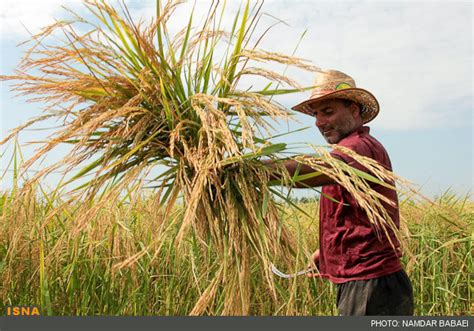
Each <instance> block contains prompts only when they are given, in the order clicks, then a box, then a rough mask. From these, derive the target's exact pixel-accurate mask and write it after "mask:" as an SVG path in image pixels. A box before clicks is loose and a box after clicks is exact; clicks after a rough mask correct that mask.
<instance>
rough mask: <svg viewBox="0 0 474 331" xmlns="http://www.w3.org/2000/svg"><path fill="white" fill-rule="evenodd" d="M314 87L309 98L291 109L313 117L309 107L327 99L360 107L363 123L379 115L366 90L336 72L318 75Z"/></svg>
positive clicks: (374, 102) (375, 100)
mask: <svg viewBox="0 0 474 331" xmlns="http://www.w3.org/2000/svg"><path fill="white" fill-rule="evenodd" d="M314 85H315V86H316V87H315V88H314V89H313V91H312V92H311V97H310V98H309V99H308V100H306V101H303V102H301V103H299V104H297V105H296V106H294V107H293V108H292V109H293V110H296V111H299V112H302V113H304V114H307V115H313V113H312V111H311V106H314V104H315V103H318V102H320V101H323V100H327V99H335V98H338V99H347V100H352V101H355V102H357V103H359V104H361V105H362V110H361V117H362V120H363V122H364V123H367V122H370V121H371V120H373V119H374V118H375V116H377V114H378V113H379V110H380V107H379V103H378V101H377V99H376V98H375V97H374V95H373V94H372V93H370V92H369V91H367V90H364V89H361V88H358V87H356V84H355V81H354V79H352V77H350V76H348V75H346V74H345V73H343V72H340V71H337V70H327V71H324V72H321V73H319V74H318V75H317V76H316V79H315V81H314Z"/></svg>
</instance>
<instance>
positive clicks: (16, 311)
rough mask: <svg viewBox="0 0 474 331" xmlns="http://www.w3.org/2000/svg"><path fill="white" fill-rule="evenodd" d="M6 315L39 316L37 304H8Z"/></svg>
mask: <svg viewBox="0 0 474 331" xmlns="http://www.w3.org/2000/svg"><path fill="white" fill-rule="evenodd" d="M7 316H41V310H40V309H39V307H38V306H8V307H7Z"/></svg>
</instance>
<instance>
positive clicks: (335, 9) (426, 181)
mask: <svg viewBox="0 0 474 331" xmlns="http://www.w3.org/2000/svg"><path fill="white" fill-rule="evenodd" d="M127 3H128V4H129V6H130V8H131V9H132V11H133V14H134V16H136V17H140V16H142V17H146V18H150V17H151V15H153V12H154V6H155V1H127ZM228 3H229V5H228V7H229V11H230V13H229V14H230V15H232V14H231V13H232V11H234V10H236V9H237V8H238V6H239V4H240V2H237V1H232V0H230V1H228ZM197 4H198V6H197V8H198V12H202V13H204V12H205V11H206V8H207V4H208V2H204V1H198V2H197ZM61 5H66V6H68V7H71V8H74V9H75V10H76V11H77V12H78V13H85V11H84V9H82V6H81V5H80V3H79V1H64V0H48V1H46V0H42V1H25V0H3V1H2V2H1V3H0V7H1V13H2V14H1V16H0V19H1V21H0V28H1V30H0V41H1V47H2V51H1V70H0V72H1V74H10V73H12V70H13V69H14V67H15V66H16V64H17V63H18V61H19V60H20V58H21V56H22V52H23V51H24V49H25V48H24V47H23V48H22V47H16V45H17V44H18V43H19V42H21V41H23V40H25V39H26V38H27V37H28V34H27V32H26V30H25V28H24V27H23V25H24V26H26V27H28V29H29V30H30V31H32V32H35V31H38V28H39V27H41V26H44V25H47V24H49V23H52V22H53V19H54V17H56V18H61V17H64V13H65V12H64V11H63V10H62V9H61ZM187 8H189V6H183V7H182V9H179V10H178V12H177V13H178V15H184V13H185V11H186V10H187ZM263 8H264V10H263V11H264V12H265V13H268V14H269V15H272V16H275V17H278V18H279V19H282V20H284V21H285V22H286V25H285V24H279V25H277V26H276V27H275V28H274V29H273V31H271V33H270V34H269V35H268V37H267V39H266V40H265V41H264V43H263V48H265V49H267V50H271V51H276V52H283V53H287V54H288V53H291V52H292V51H293V50H294V48H295V46H296V44H297V41H298V39H299V37H300V35H301V34H302V33H303V31H305V30H307V32H306V35H305V37H304V39H303V41H302V42H301V44H300V45H299V47H298V49H297V51H296V54H295V55H296V56H298V57H302V58H305V59H308V60H311V61H312V62H313V64H314V65H316V66H318V67H322V68H326V69H337V70H340V71H343V72H346V73H347V74H349V75H351V76H352V77H353V78H354V79H355V81H356V83H357V85H358V86H359V87H362V88H366V89H368V90H369V91H371V92H373V93H374V94H375V96H376V97H377V99H378V100H379V103H380V105H381V112H380V114H379V116H378V117H377V118H376V119H375V120H374V121H373V122H371V123H370V127H371V130H372V131H371V132H372V133H373V135H374V136H375V137H376V138H377V139H378V140H380V141H381V142H382V143H383V144H384V145H385V146H386V148H387V150H388V151H389V154H390V156H391V159H392V163H393V166H394V170H395V172H396V173H398V174H399V175H401V176H402V177H404V178H406V179H408V180H410V181H412V182H415V183H417V184H418V185H421V186H422V187H423V192H424V193H425V194H427V195H429V196H434V195H437V194H440V193H442V192H443V191H445V190H447V189H449V188H451V189H452V190H453V191H454V192H456V193H467V192H469V191H471V190H472V187H473V145H472V138H473V136H472V127H473V120H472V109H473V82H472V80H473V66H472V58H473V36H472V28H473V4H472V3H471V1H423V2H418V1H377V2H375V1H368V2H363V1H331V2H329V1H283V0H273V1H266V2H265V4H264V7H263ZM272 22H274V19H273V18H271V16H266V17H265V18H264V19H263V20H262V25H263V26H265V24H267V23H268V24H270V23H272ZM180 23H181V24H182V22H179V20H177V21H176V22H175V24H177V25H179V24H180ZM287 73H288V74H289V75H290V76H291V77H292V78H294V79H296V80H297V81H298V82H299V83H300V84H301V85H311V83H312V80H313V77H312V76H311V75H310V74H308V73H303V72H299V71H293V70H290V71H288V72H287ZM0 93H1V111H0V121H1V135H0V137H1V138H3V137H4V136H5V135H6V134H7V132H8V131H9V130H11V129H12V128H14V127H15V126H17V125H19V124H21V123H23V122H25V121H26V120H27V119H28V118H30V117H32V116H36V115H39V113H40V105H37V104H27V103H26V102H25V99H24V98H14V94H13V93H12V92H10V91H9V86H8V83H5V82H2V85H1V89H0ZM307 96H308V93H301V94H295V95H291V96H287V97H284V98H282V99H280V100H279V101H280V102H282V103H283V104H284V105H285V106H287V107H291V106H292V105H294V104H296V103H298V102H299V101H301V100H303V99H305V98H306V97H307ZM296 119H297V120H299V121H300V123H299V124H298V123H290V125H289V126H290V128H296V127H300V126H303V125H304V126H313V125H314V123H313V119H312V118H310V117H308V116H305V115H297V116H296ZM286 128H287V125H286V124H283V125H282V126H281V130H282V131H283V130H286ZM41 137H44V135H43V133H42V132H41V131H29V132H26V133H25V134H24V135H23V136H22V141H31V140H39V139H40V138H41ZM289 142H311V143H314V144H324V140H323V139H322V137H321V136H320V135H319V132H317V130H316V129H310V130H307V131H305V132H303V133H299V134H296V135H293V136H292V137H291V138H290V139H289ZM2 150H5V148H2ZM30 150H31V148H30V149H29V148H26V147H25V149H24V153H25V156H28V155H31V154H30V153H31V151H30ZM64 151H65V150H62V151H61V150H58V151H56V152H55V153H56V154H53V158H54V155H56V156H57V157H59V156H60V155H61V153H64ZM6 161H7V160H6V159H5V157H3V158H2V160H1V162H2V163H1V165H0V168H1V169H5V167H6ZM3 186H8V183H2V187H3Z"/></svg>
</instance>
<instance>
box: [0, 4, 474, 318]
mask: <svg viewBox="0 0 474 331" xmlns="http://www.w3.org/2000/svg"><path fill="white" fill-rule="evenodd" d="M83 3H84V6H85V8H86V9H87V12H88V14H87V17H82V16H81V15H78V14H76V13H73V12H71V14H72V18H71V20H63V21H57V22H56V23H54V24H53V25H51V26H49V27H46V28H44V29H43V30H42V31H41V32H40V33H39V34H37V35H34V36H32V37H31V39H30V40H28V41H27V42H26V44H27V45H29V47H30V48H29V49H28V50H27V51H26V54H25V56H24V58H23V59H22V60H21V61H20V63H19V64H18V68H17V70H16V71H15V72H14V74H13V75H1V76H0V79H1V80H5V81H11V82H14V84H12V90H13V91H14V92H17V93H18V94H19V95H23V96H27V97H29V99H28V100H29V101H34V102H40V104H41V107H42V110H41V115H39V116H36V117H33V118H31V119H30V120H29V121H27V122H26V123H24V124H23V125H21V126H20V127H18V128H16V129H14V130H12V131H11V132H10V133H9V134H8V135H7V136H6V137H5V138H3V137H2V140H0V146H4V145H5V146H6V145H7V144H8V143H15V139H16V138H17V136H18V135H19V134H21V133H22V132H23V130H24V129H26V128H29V127H32V128H36V126H41V125H46V124H45V123H51V121H55V123H56V124H58V123H59V125H56V126H53V127H52V128H51V127H50V129H52V130H53V132H52V133H51V134H50V135H49V136H47V137H44V140H42V141H40V146H39V148H37V149H36V150H35V154H33V155H32V156H30V157H29V158H28V159H26V160H24V161H23V160H21V158H20V157H18V156H17V154H19V152H18V150H17V147H14V153H13V154H14V155H13V158H12V159H11V162H10V163H9V165H8V167H10V168H13V186H12V189H11V190H8V191H3V192H1V193H0V194H1V196H0V217H1V218H0V228H1V230H0V282H1V288H0V291H1V292H0V296H1V300H0V308H2V309H4V307H5V306H7V305H39V306H40V307H41V309H42V310H43V314H48V315H80V316H86V315H87V316H89V315H334V314H336V313H337V312H336V309H335V306H334V302H335V288H334V287H333V286H332V285H331V284H329V283H328V282H325V281H321V280H319V279H309V278H306V277H299V278H295V279H291V280H287V279H280V278H277V277H276V276H275V275H273V274H272V272H271V271H270V265H271V263H274V264H276V265H277V266H278V267H279V268H280V269H282V270H284V271H286V272H291V271H296V270H301V269H303V268H305V267H306V265H307V262H308V258H309V256H310V255H311V253H312V252H313V251H314V249H315V248H316V247H317V233H318V229H317V222H316V220H317V218H318V215H317V202H316V201H314V202H311V203H300V204H294V203H293V202H292V201H291V199H289V198H288V197H287V196H285V195H284V194H282V193H280V191H279V189H276V188H275V186H287V187H289V186H292V185H294V184H295V183H296V182H301V181H303V180H304V179H308V178H310V177H311V176H318V175H320V174H325V175H327V176H328V177H330V178H331V179H333V180H334V181H336V182H338V183H339V184H341V185H343V186H344V187H345V188H346V189H347V190H348V191H349V192H350V193H351V194H352V195H353V196H354V198H355V199H356V201H357V202H358V203H359V205H360V206H361V208H363V210H364V211H365V212H366V213H367V214H368V218H369V220H370V221H371V222H372V224H373V226H374V227H377V229H379V230H383V231H384V232H385V233H387V231H390V230H394V229H393V227H394V225H393V223H391V222H390V218H389V217H387V212H386V211H385V208H384V207H383V204H382V203H383V202H385V203H391V202H390V201H388V200H387V199H386V198H385V197H384V196H381V195H380V194H378V193H377V192H375V191H374V190H373V189H372V187H371V185H370V182H375V183H378V184H380V185H384V186H387V187H390V188H394V187H393V185H394V184H395V185H397V186H398V187H399V188H400V187H403V185H404V184H403V183H404V182H403V180H402V179H400V178H398V177H397V176H396V175H395V174H393V173H391V172H389V171H387V170H386V169H385V168H383V167H382V166H380V165H379V164H377V162H375V161H373V160H371V159H369V158H364V157H361V156H358V155H355V154H353V153H352V154H351V152H350V151H345V153H347V154H349V155H350V156H352V157H353V158H354V159H356V160H357V161H358V162H359V163H361V164H362V165H364V166H365V168H366V169H368V173H370V175H369V174H368V173H364V172H361V171H358V170H356V169H354V168H352V167H350V166H348V165H347V164H345V163H344V162H342V161H339V160H336V159H334V158H332V157H330V155H329V153H328V148H324V147H320V146H311V145H308V146H307V147H308V148H309V149H310V150H311V149H313V150H314V152H315V153H314V154H312V155H305V156H302V155H296V154H295V153H294V152H293V151H292V149H291V146H287V144H285V143H275V142H274V140H273V138H275V136H281V135H282V134H281V133H275V130H274V127H275V125H278V124H280V123H282V122H283V121H290V120H292V118H293V117H292V113H291V112H290V111H289V110H288V108H287V107H285V106H284V105H282V104H281V103H280V102H279V101H278V100H279V99H278V97H279V96H281V95H286V94H290V93H297V92H303V91H307V90H309V89H311V86H309V87H301V86H300V85H299V84H298V83H297V82H296V81H294V80H293V79H291V78H290V77H287V76H286V75H285V73H286V71H287V69H288V68H293V69H298V70H303V71H306V72H309V73H311V74H314V73H315V72H321V69H320V68H318V67H316V66H314V65H313V64H312V63H311V62H310V61H308V60H305V59H300V58H297V57H294V56H290V55H286V54H279V53H275V52H272V51H271V50H264V49H261V48H260V42H261V40H262V38H264V37H265V35H266V34H267V33H271V32H270V31H271V27H267V28H264V29H263V30H262V29H261V28H260V27H259V23H260V22H261V20H260V19H261V18H262V15H263V13H262V6H263V3H261V2H250V1H246V2H243V3H242V6H241V7H240V10H239V11H238V12H237V13H236V14H235V16H234V17H233V18H231V19H228V16H225V11H226V8H225V7H226V5H225V2H224V3H221V2H212V4H211V5H210V7H209V11H208V12H207V14H206V15H207V16H206V17H204V19H201V20H198V19H197V18H196V17H194V9H193V10H192V11H191V13H190V14H189V16H188V17H184V18H183V17H181V16H180V17H177V15H176V14H175V10H176V9H177V7H178V6H179V5H180V2H174V1H161V0H157V1H156V12H155V13H153V14H154V16H152V17H149V18H147V19H146V20H140V21H134V19H133V17H132V15H131V14H130V12H129V11H128V8H127V7H126V6H125V4H124V3H122V4H121V5H120V6H118V7H117V6H115V7H114V6H111V5H109V4H108V3H107V2H106V1H102V0H84V1H83ZM224 17H226V19H224ZM173 20H175V21H176V20H178V21H179V23H183V24H182V26H181V29H180V30H178V31H175V30H173V29H171V28H170V26H172V24H170V22H172V21H173ZM195 21H199V22H201V23H199V24H200V25H199V26H196V24H195ZM275 24H276V23H275ZM257 27H259V29H257ZM172 31H175V32H172ZM256 31H264V32H263V33H262V34H260V35H259V34H258V33H256ZM300 41H301V39H300ZM293 54H294V53H293ZM269 68H271V70H270V69H269ZM245 82H247V83H248V85H246V84H244V83H245ZM255 82H260V84H256V83H255ZM35 115H38V114H35ZM48 121H49V122H48ZM285 134H291V132H290V133H285ZM62 145H69V146H71V150H70V152H69V153H67V154H66V155H64V157H63V158H62V159H60V160H58V161H57V162H55V163H53V164H50V165H48V166H46V167H42V164H43V163H42V162H43V161H44V160H45V159H48V157H49V156H50V155H51V154H52V151H53V150H55V149H56V148H57V147H58V146H62ZM14 146H17V145H16V143H15V145H14ZM331 148H338V147H337V146H331ZM2 157H5V155H4V154H2ZM269 159H270V160H271V161H272V162H273V165H274V167H268V166H266V164H265V163H264V161H267V160H269ZM286 160H294V161H297V162H299V163H303V164H307V165H309V166H311V167H312V168H313V169H315V173H312V174H305V175H301V176H298V174H296V175H295V176H293V177H291V176H290V175H289V174H288V171H287V170H286V168H285V167H284V165H283V163H284V162H285V161H286ZM20 161H21V162H20ZM33 166H40V167H42V168H40V170H39V171H38V172H36V173H35V175H34V176H32V177H31V178H26V177H24V174H26V173H27V172H28V170H32V169H33V168H32V167H33ZM159 167H162V168H164V170H163V171H162V172H160V173H159V174H156V172H154V171H155V170H156V169H157V168H159ZM55 172H61V173H62V174H63V177H62V180H61V181H60V183H59V184H58V186H57V187H56V188H53V189H46V188H45V187H44V186H43V185H44V182H45V181H47V180H45V178H47V176H48V175H51V174H53V173H55ZM152 174H154V175H152ZM4 176H5V175H3V176H0V179H2V180H3V179H4V178H5V177H4ZM308 176H310V177H308ZM273 178H277V179H274V180H271V179H273ZM150 182H152V183H153V186H154V190H150V191H149V190H147V189H145V186H146V184H147V183H150ZM71 187H73V188H72V189H71ZM146 192H149V193H146ZM412 192H413V191H412ZM402 201H403V203H402V216H403V218H404V225H403V227H402V229H401V232H399V233H398V232H397V234H398V235H399V236H400V237H401V239H404V241H405V242H406V245H405V250H406V254H405V257H404V259H405V260H404V263H405V264H406V265H407V271H408V274H409V275H410V276H411V278H412V281H413V283H414V285H415V293H416V300H417V302H416V313H417V314H420V315H425V314H427V315H457V314H468V313H469V312H472V309H473V308H472V294H471V293H472V284H471V278H472V275H471V273H470V272H471V271H472V269H473V264H472V254H471V250H472V241H473V217H472V215H473V213H472V211H473V203H472V200H471V198H470V197H458V196H456V195H453V194H451V193H446V194H445V195H443V196H442V197H441V198H439V199H438V200H437V201H436V202H428V201H426V202H423V201H424V200H420V199H419V196H417V195H416V194H414V195H413V196H412V198H409V199H408V198H407V199H404V200H402ZM394 231H395V230H394ZM395 232H396V231H395Z"/></svg>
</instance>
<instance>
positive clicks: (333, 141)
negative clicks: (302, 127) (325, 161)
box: [323, 135, 340, 144]
mask: <svg viewBox="0 0 474 331" xmlns="http://www.w3.org/2000/svg"><path fill="white" fill-rule="evenodd" d="M323 137H324V139H325V140H326V142H327V143H328V144H337V143H338V142H339V140H340V139H339V136H333V135H331V136H328V137H326V136H323Z"/></svg>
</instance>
